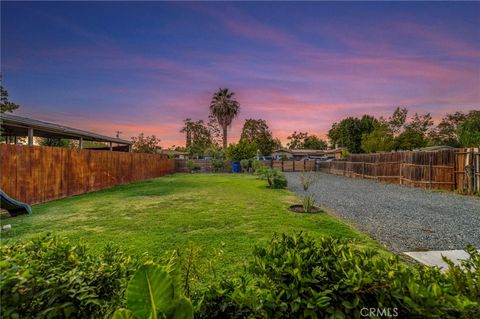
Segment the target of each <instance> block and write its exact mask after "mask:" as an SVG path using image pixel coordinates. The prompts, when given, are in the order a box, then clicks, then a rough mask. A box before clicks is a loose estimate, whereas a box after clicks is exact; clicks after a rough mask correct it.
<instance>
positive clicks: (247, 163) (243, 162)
mask: <svg viewBox="0 0 480 319" xmlns="http://www.w3.org/2000/svg"><path fill="white" fill-rule="evenodd" d="M240 166H241V167H242V171H243V172H248V171H249V170H250V160H248V159H242V160H241V161H240Z"/></svg>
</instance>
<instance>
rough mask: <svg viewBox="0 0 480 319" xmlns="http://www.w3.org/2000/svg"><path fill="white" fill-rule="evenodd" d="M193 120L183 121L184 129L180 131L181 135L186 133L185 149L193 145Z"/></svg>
mask: <svg viewBox="0 0 480 319" xmlns="http://www.w3.org/2000/svg"><path fill="white" fill-rule="evenodd" d="M192 125H193V122H192V119H191V118H186V119H184V120H183V127H182V129H181V130H180V133H185V147H189V146H190V144H191V143H192Z"/></svg>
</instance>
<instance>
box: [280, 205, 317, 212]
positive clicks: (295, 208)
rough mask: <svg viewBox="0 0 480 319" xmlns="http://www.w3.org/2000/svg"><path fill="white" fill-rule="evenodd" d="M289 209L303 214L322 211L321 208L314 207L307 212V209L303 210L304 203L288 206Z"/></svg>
mask: <svg viewBox="0 0 480 319" xmlns="http://www.w3.org/2000/svg"><path fill="white" fill-rule="evenodd" d="M288 210H289V211H291V212H294V213H302V214H317V213H321V212H322V210H321V209H320V208H318V207H312V209H311V210H310V212H309V213H305V211H304V210H303V205H292V206H290V207H289V208H288Z"/></svg>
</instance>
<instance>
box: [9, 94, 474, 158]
mask: <svg viewBox="0 0 480 319" xmlns="http://www.w3.org/2000/svg"><path fill="white" fill-rule="evenodd" d="M0 93H1V94H0V95H1V109H0V111H1V113H4V112H12V111H14V110H16V109H18V107H19V105H18V104H15V103H13V102H11V101H10V100H9V96H8V92H7V90H6V89H5V88H4V87H3V86H1V87H0ZM209 112H210V114H209V116H208V120H207V121H204V120H202V119H200V120H192V119H191V118H187V119H185V120H184V121H183V126H182V128H181V130H180V132H181V133H184V134H185V137H186V140H185V147H179V146H177V147H176V146H172V147H171V148H170V150H178V151H185V152H188V154H189V155H190V156H193V157H203V156H211V157H224V156H226V157H230V158H233V159H236V158H252V157H255V156H260V155H271V154H272V152H273V151H274V150H275V149H279V148H281V147H282V143H281V142H280V140H279V139H278V138H275V137H274V136H273V134H272V131H271V130H270V128H269V126H268V124H267V122H266V121H265V120H263V119H246V120H245V122H244V124H243V128H242V133H241V135H240V140H239V141H238V143H233V144H230V145H229V144H228V128H229V127H230V126H231V124H232V122H233V120H234V119H235V118H237V117H238V115H239V113H240V103H239V102H238V101H237V100H236V97H235V93H234V92H232V91H230V89H228V88H220V89H218V90H217V91H216V92H215V93H214V94H213V96H212V99H211V102H210V105H209ZM327 137H328V139H329V142H330V143H327V142H326V141H325V140H323V139H321V138H319V137H318V136H316V135H313V134H309V133H308V132H301V131H300V132H297V131H295V132H293V133H292V134H291V135H290V136H288V137H287V140H288V142H287V144H286V147H287V148H289V149H327V148H328V147H331V148H334V147H345V148H346V149H347V150H348V151H349V152H351V153H375V152H389V151H398V150H413V149H418V148H422V147H426V146H437V145H446V146H452V147H474V146H479V145H480V110H471V111H469V112H461V111H459V112H455V113H451V114H446V115H445V117H444V118H443V119H442V120H441V121H440V123H439V124H438V125H436V126H435V125H434V122H433V119H432V116H431V115H430V113H426V114H422V115H420V114H418V113H415V114H414V115H413V116H410V117H409V111H408V110H407V108H401V107H397V108H396V109H395V110H394V112H393V114H392V115H391V116H389V117H387V118H384V117H379V118H376V117H375V116H372V115H368V114H365V115H363V116H362V117H360V118H358V117H347V118H345V119H343V120H341V121H340V122H338V123H337V122H336V123H333V124H332V127H331V129H330V130H329V131H328V134H327ZM132 142H133V149H134V151H136V152H142V153H155V152H157V151H158V149H159V148H160V146H159V144H160V139H158V138H157V137H156V136H155V135H151V136H145V135H144V134H143V133H140V134H139V136H137V137H132ZM40 143H41V145H44V146H60V147H72V145H73V144H74V143H73V144H72V142H71V141H69V140H66V139H42V140H41V141H40ZM92 146H93V145H92ZM95 146H97V145H95Z"/></svg>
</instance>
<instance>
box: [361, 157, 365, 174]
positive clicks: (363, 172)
mask: <svg viewBox="0 0 480 319" xmlns="http://www.w3.org/2000/svg"><path fill="white" fill-rule="evenodd" d="M362 178H365V160H364V161H363V162H362Z"/></svg>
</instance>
